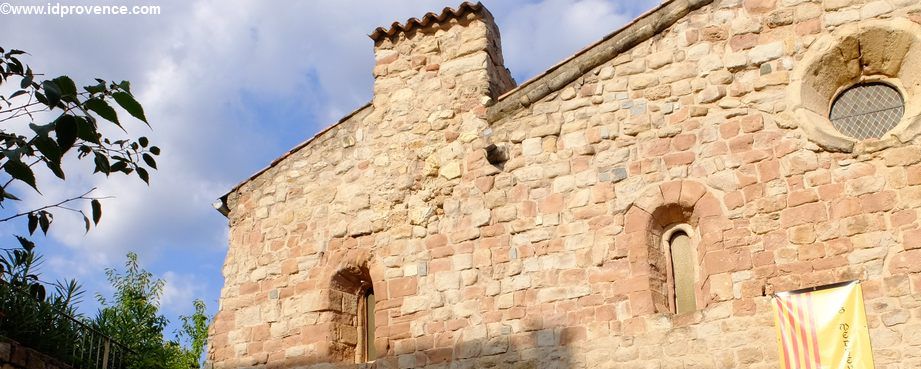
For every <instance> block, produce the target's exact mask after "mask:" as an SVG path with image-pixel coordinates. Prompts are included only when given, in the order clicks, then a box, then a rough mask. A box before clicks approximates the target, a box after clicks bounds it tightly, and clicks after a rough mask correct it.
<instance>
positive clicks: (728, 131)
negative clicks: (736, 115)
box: [720, 119, 740, 139]
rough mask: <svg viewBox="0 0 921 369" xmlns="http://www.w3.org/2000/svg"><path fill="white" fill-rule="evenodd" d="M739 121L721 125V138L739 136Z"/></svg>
mask: <svg viewBox="0 0 921 369" xmlns="http://www.w3.org/2000/svg"><path fill="white" fill-rule="evenodd" d="M739 128H740V125H739V120H737V119H736V120H730V121H728V122H725V123H723V124H721V125H720V137H722V138H724V139H729V138H733V137H735V136H737V135H738V134H739Z"/></svg>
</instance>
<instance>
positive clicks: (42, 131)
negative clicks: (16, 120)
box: [29, 122, 55, 136]
mask: <svg viewBox="0 0 921 369" xmlns="http://www.w3.org/2000/svg"><path fill="white" fill-rule="evenodd" d="M54 125H55V122H51V123H48V124H46V125H43V126H40V125H37V124H34V123H29V128H31V129H32V131H33V132H35V133H36V134H37V135H39V136H47V135H48V133H50V132H51V131H52V130H54Z"/></svg>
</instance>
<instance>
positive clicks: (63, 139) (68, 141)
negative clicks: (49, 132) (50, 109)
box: [54, 114, 79, 155]
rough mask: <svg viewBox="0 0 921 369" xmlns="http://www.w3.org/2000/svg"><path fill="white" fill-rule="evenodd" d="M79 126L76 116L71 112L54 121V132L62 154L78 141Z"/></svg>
mask: <svg viewBox="0 0 921 369" xmlns="http://www.w3.org/2000/svg"><path fill="white" fill-rule="evenodd" d="M78 128H79V127H78V126H77V119H76V117H74V116H73V115H70V114H63V115H61V116H60V117H58V119H56V120H55V121H54V134H55V135H56V136H57V143H58V148H59V149H60V151H61V155H63V154H64V153H66V152H67V151H68V150H70V148H72V147H73V146H74V144H75V143H77V133H78Z"/></svg>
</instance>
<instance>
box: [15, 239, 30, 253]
mask: <svg viewBox="0 0 921 369" xmlns="http://www.w3.org/2000/svg"><path fill="white" fill-rule="evenodd" d="M16 239H17V240H19V244H20V245H22V248H24V249H26V251H32V249H34V248H35V243H34V242H32V241H29V239H28V238H25V237H23V236H16Z"/></svg>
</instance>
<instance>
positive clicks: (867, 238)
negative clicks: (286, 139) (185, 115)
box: [0, 0, 921, 369]
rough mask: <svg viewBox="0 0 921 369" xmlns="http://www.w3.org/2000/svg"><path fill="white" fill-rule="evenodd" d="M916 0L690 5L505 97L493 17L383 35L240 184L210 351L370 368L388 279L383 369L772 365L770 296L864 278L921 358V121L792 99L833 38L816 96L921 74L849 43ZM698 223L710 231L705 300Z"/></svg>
mask: <svg viewBox="0 0 921 369" xmlns="http://www.w3.org/2000/svg"><path fill="white" fill-rule="evenodd" d="M690 3H694V4H697V5H695V7H693V8H680V7H681V6H688V4H690ZM682 4H683V5H682ZM916 8H917V4H916V3H915V2H911V1H908V0H893V1H888V0H885V1H883V0H872V1H855V0H825V1H821V2H815V1H812V2H810V1H800V0H729V1H722V2H714V3H710V2H707V1H703V2H684V1H672V2H667V3H665V4H664V5H663V10H660V11H657V12H655V13H654V14H652V15H651V16H650V17H647V18H642V19H640V20H639V21H637V23H635V24H634V25H631V26H628V28H627V29H626V30H624V31H622V33H619V34H617V35H614V36H612V37H611V38H609V39H606V41H603V42H602V43H601V44H599V45H601V46H596V47H593V48H591V49H589V50H586V51H585V52H584V53H582V54H579V56H577V57H576V58H573V59H572V60H571V61H567V62H564V63H563V64H561V65H560V66H558V67H556V68H555V69H553V70H551V71H550V72H548V74H547V75H546V76H542V77H538V78H537V79H535V80H534V81H532V82H531V83H529V84H528V85H526V86H523V87H522V88H521V89H520V90H517V91H515V92H513V93H512V94H510V95H508V96H509V97H506V98H503V99H499V95H500V94H502V93H504V92H506V91H508V90H509V89H511V88H512V87H513V84H512V82H511V78H510V77H509V76H508V74H507V73H508V72H507V71H506V70H505V67H504V66H502V65H501V60H502V58H501V50H500V48H499V45H498V39H497V36H498V34H497V32H496V26H495V25H494V24H493V23H492V22H491V19H490V18H489V17H488V16H486V15H485V13H483V14H480V13H476V14H475V13H465V14H466V15H464V17H465V18H464V19H454V18H451V17H448V18H449V19H448V20H447V21H445V22H443V23H438V24H437V25H433V26H430V27H428V28H419V29H414V30H412V31H410V32H408V33H398V34H397V35H395V36H394V37H393V38H392V39H386V40H381V41H378V42H376V43H375V63H376V64H377V66H376V67H375V69H374V75H375V83H374V97H373V99H372V104H371V105H369V106H368V107H365V108H363V109H360V110H359V111H358V112H356V113H355V115H353V116H350V117H349V118H347V119H345V120H343V121H342V122H340V123H338V124H337V126H336V129H334V130H330V131H327V132H325V133H322V134H320V136H319V137H318V138H316V139H314V140H313V141H311V142H310V143H308V144H307V145H306V146H304V147H303V148H301V149H298V150H296V151H295V152H294V153H292V154H291V155H289V156H287V157H285V158H282V159H281V160H279V161H278V162H277V163H275V164H273V166H272V167H271V168H269V169H268V170H266V171H265V172H262V173H260V174H258V175H257V176H255V177H254V178H253V179H251V180H249V181H247V182H246V183H244V184H243V185H242V186H241V187H239V188H235V189H234V190H233V191H232V192H231V193H230V194H229V195H228V199H227V205H228V207H229V208H230V209H231V211H230V213H229V218H230V227H231V229H230V248H229V250H228V256H227V259H226V261H225V268H224V274H225V278H226V282H225V288H224V289H223V290H222V297H221V308H220V311H219V312H218V314H217V316H216V318H215V323H214V325H213V326H212V330H211V341H210V342H209V354H208V355H209V360H210V361H211V362H212V363H213V364H214V367H216V368H237V367H251V366H261V365H266V366H271V365H275V364H278V365H286V364H287V363H288V362H289V361H290V363H291V365H293V366H295V365H296V366H298V367H309V368H314V369H321V368H329V367H331V366H330V365H334V366H337V367H338V365H342V367H347V365H344V364H348V363H354V362H355V361H356V350H355V348H356V346H357V345H358V344H359V341H360V339H359V337H360V334H359V330H358V326H357V325H358V321H359V319H358V313H359V310H360V309H359V306H360V304H359V302H360V301H362V300H361V298H360V296H359V293H358V291H360V290H361V289H362V288H368V287H371V288H373V291H374V293H375V298H376V300H377V302H376V306H375V309H376V311H375V313H376V314H375V318H376V336H377V337H376V339H375V347H377V348H378V352H379V358H378V359H377V360H376V362H375V363H374V364H373V365H374V366H377V367H382V368H396V367H399V368H432V369H437V368H444V367H448V366H450V367H458V368H467V367H471V368H472V367H484V368H500V369H505V368H518V367H520V368H531V367H565V368H570V367H572V368H580V367H592V368H595V367H597V368H619V367H624V368H679V367H692V366H693V367H695V368H696V367H700V368H711V367H713V368H717V367H719V368H723V367H726V368H730V367H746V368H756V369H761V368H775V367H778V365H779V364H778V360H780V358H779V356H778V354H777V352H778V351H777V348H776V346H775V342H776V341H775V339H774V332H775V329H774V327H773V316H772V310H771V309H772V308H771V302H770V301H771V300H770V297H769V296H770V293H773V292H779V291H786V290H793V289H798V288H805V287H815V286H820V285H824V284H829V283H834V282H840V281H844V280H851V279H860V280H861V281H862V285H863V288H864V298H865V302H866V304H867V312H868V314H867V318H868V323H869V324H868V325H869V326H870V333H871V336H872V337H873V339H874V355H875V357H876V359H877V366H878V367H893V368H894V367H899V365H901V366H905V367H914V366H917V365H916V364H918V363H917V361H912V360H914V356H912V355H910V354H911V353H915V352H917V351H918V350H919V349H921V339H918V338H917V337H918V335H917V334H916V331H917V329H918V327H921V323H919V321H918V319H919V314H918V308H919V306H921V305H919V304H918V303H917V301H921V277H919V273H921V243H919V242H918V241H917V239H918V238H919V237H921V223H919V221H918V214H919V211H921V169H919V164H921V150H919V149H918V148H917V138H915V137H914V134H915V133H914V132H915V131H910V130H908V131H904V132H903V133H899V135H898V136H897V137H893V138H884V140H866V141H862V142H858V143H854V142H851V141H848V140H847V139H846V138H845V139H841V142H838V141H833V142H831V144H828V143H827V142H826V143H821V144H817V143H816V142H813V140H811V139H810V137H811V136H812V134H814V133H815V132H814V130H815V129H816V128H815V126H814V125H810V124H809V123H810V122H809V120H808V119H802V117H801V115H799V114H798V113H796V112H795V109H797V108H800V107H801V106H800V105H802V104H792V103H790V100H789V99H788V97H789V96H790V95H791V94H795V93H800V92H801V93H802V94H803V95H804V97H803V99H808V98H814V96H812V95H809V94H810V93H812V91H811V90H809V89H808V88H805V89H804V88H802V86H800V89H797V84H798V83H800V84H801V83H803V81H805V80H807V79H808V78H805V77H804V75H805V74H804V72H802V71H803V70H804V68H807V67H808V66H809V65H812V64H808V63H811V61H810V59H809V58H808V57H807V56H809V55H810V53H812V52H816V51H815V50H826V51H827V50H831V51H829V52H828V53H826V54H827V56H826V57H827V58H829V59H827V60H825V61H824V62H822V63H824V64H817V65H818V66H819V67H821V66H827V67H828V68H829V69H830V70H822V69H821V68H819V69H818V70H810V71H812V72H817V73H818V72H821V73H818V74H814V75H821V76H825V77H828V78H824V77H823V80H824V81H825V82H823V84H821V85H815V86H814V88H815V89H821V90H823V91H825V90H828V91H831V92H828V91H826V92H828V93H830V94H834V93H835V92H834V91H837V90H838V88H839V87H843V85H842V84H847V83H852V82H853V81H854V80H857V79H856V78H857V77H858V75H857V74H856V73H864V72H867V73H871V72H872V73H880V74H882V72H883V71H889V72H886V73H889V75H891V78H901V79H905V80H903V81H902V82H901V85H902V86H905V89H906V91H909V90H911V89H912V87H911V86H917V85H918V84H919V83H921V82H919V81H921V80H919V79H912V80H908V79H910V78H914V77H912V75H910V73H909V74H898V73H894V72H892V68H890V67H887V66H886V65H888V64H886V63H889V64H899V65H901V61H902V60H903V59H904V60H906V61H907V62H908V64H907V65H913V64H912V63H914V64H917V62H921V56H919V55H921V54H918V55H915V54H913V53H916V51H917V50H921V48H917V49H913V48H910V47H903V46H904V45H908V44H911V43H910V42H908V41H904V42H903V36H904V35H906V34H907V35H913V33H911V32H907V33H905V32H903V33H898V32H896V33H885V32H883V33H880V34H881V35H889V36H886V37H882V36H879V35H876V36H873V37H874V38H872V39H873V40H880V39H886V40H887V41H886V42H877V43H880V44H886V45H890V46H889V49H886V50H889V51H890V52H888V53H883V52H878V50H877V51H874V50H875V49H874V48H873V47H869V46H868V45H867V42H868V41H867V42H864V43H863V44H861V46H860V47H859V48H858V47H857V46H858V44H857V41H856V39H854V38H852V39H851V40H850V41H848V39H847V38H846V37H838V36H837V35H839V34H841V33H842V32H844V33H846V32H850V31H849V30H861V29H875V28H874V27H877V28H878V27H881V26H879V24H883V25H886V27H894V26H891V25H893V24H895V25H898V27H909V26H905V23H906V22H907V23H908V24H911V25H914V26H915V27H921V25H918V23H916V22H919V21H918V20H912V19H919V18H918V15H917V14H918V12H917V9H916ZM676 9H679V10H680V9H683V10H681V11H677V10H676ZM688 12H690V13H688ZM869 20H873V21H878V23H873V22H870V21H869ZM868 22H869V23H868ZM871 23H872V24H871ZM871 25H872V27H871ZM906 29H914V28H910V27H909V28H906ZM918 34H921V32H918ZM867 37H869V36H867ZM881 37H882V38H881ZM904 37H907V38H905V40H910V39H911V37H918V36H911V37H909V36H904ZM614 42H619V44H617V45H613V43H614ZM906 42H907V43H906ZM829 43H830V44H829ZM835 43H837V44H835ZM618 45H619V46H618ZM836 45H837V46H836ZM899 45H903V46H899ZM884 49H885V48H884ZM900 50H901V51H900ZM911 50H913V51H911ZM858 51H861V52H862V53H863V54H861V53H858ZM896 51H898V52H896ZM902 54H904V56H902ZM829 55H830V56H829ZM887 55H888V56H887ZM884 56H885V57H884ZM834 58H841V60H838V61H836V60H837V59H834ZM859 58H863V59H859ZM874 58H875V59H874ZM833 59H834V60H833ZM871 59H872V60H871ZM877 59H878V60H877ZM887 60H888V61H887ZM817 68H818V67H817ZM862 68H863V69H862ZM887 68H888V69H887ZM872 73H871V74H872ZM838 77H840V78H838ZM863 77H872V76H863ZM839 79H840V80H839ZM906 81H907V83H906ZM825 84H827V86H826V85H825ZM912 91H913V90H912ZM823 93H825V92H823ZM911 93H917V92H916V91H915V92H911ZM810 96H812V97H810ZM829 96H831V95H829ZM508 99H514V101H511V100H508ZM820 100H821V101H818V102H817V104H818V105H821V106H823V107H827V106H828V104H830V101H829V100H828V99H820ZM905 101H906V103H907V104H909V105H908V106H907V109H906V111H918V110H917V109H918V107H917V106H916V104H917V101H918V100H917V99H916V98H915V97H913V96H906V100H905ZM912 104H915V105H912ZM487 105H488V106H487ZM823 109H824V108H823ZM912 109H915V110H912ZM823 114H825V113H824V112H823V113H822V114H818V113H816V115H817V116H818V118H819V119H825V118H826V116H824V115H823ZM813 118H814V117H813ZM899 129H902V128H899ZM823 134H826V135H828V136H829V137H832V138H834V137H837V136H835V135H836V134H837V133H835V132H831V133H829V132H824V133H823ZM839 138H840V137H839ZM842 142H843V143H842ZM836 143H842V144H841V145H837V144H836ZM848 145H849V146H848ZM493 146H494V147H502V148H503V149H504V153H505V155H504V156H503V160H490V159H489V153H488V152H489V147H493ZM839 151H843V152H839ZM675 230H683V231H685V232H686V233H687V234H688V235H689V236H692V237H691V238H692V239H693V242H692V243H693V247H692V249H693V254H694V255H693V258H691V260H693V263H694V264H693V265H692V266H693V270H694V272H695V277H694V280H693V281H691V282H693V283H692V284H693V287H694V293H695V297H696V298H697V301H696V304H697V307H698V311H695V312H691V313H687V314H673V313H672V312H671V310H670V303H672V302H673V301H669V297H668V295H669V291H672V289H673V288H675V287H674V286H673V285H670V284H669V283H668V280H669V276H668V275H667V274H668V271H669V270H670V269H669V267H670V266H672V267H673V266H674V265H673V264H669V263H670V262H671V261H672V260H669V255H670V254H669V253H666V252H665V250H668V248H667V247H668V242H669V241H670V239H668V237H667V236H666V235H667V234H669V233H668V232H674V231H675ZM663 238H666V239H664V240H663ZM0 351H2V350H0ZM903 363H904V364H903ZM362 365H364V364H362ZM906 365H907V366H906ZM356 367H357V366H356ZM17 369H18V368H17Z"/></svg>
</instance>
